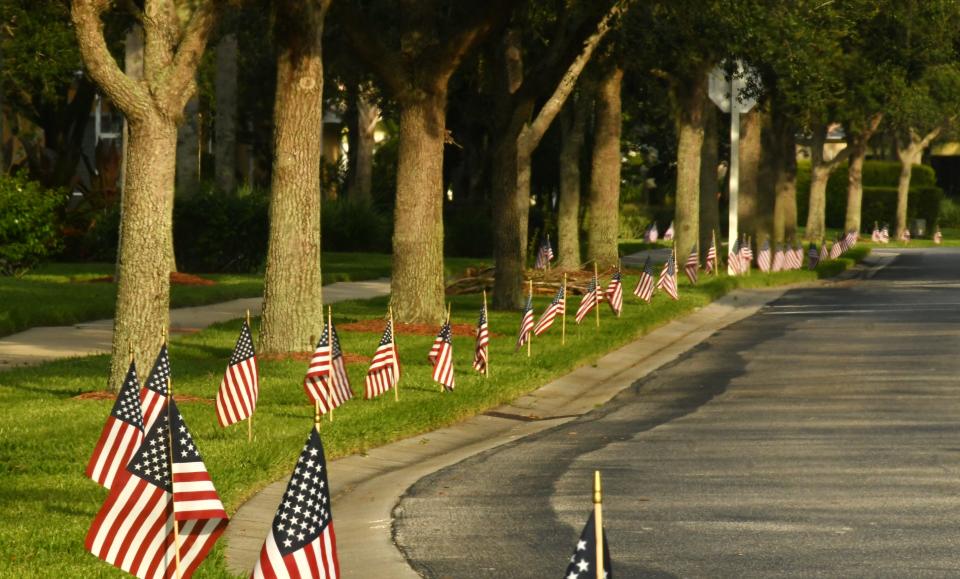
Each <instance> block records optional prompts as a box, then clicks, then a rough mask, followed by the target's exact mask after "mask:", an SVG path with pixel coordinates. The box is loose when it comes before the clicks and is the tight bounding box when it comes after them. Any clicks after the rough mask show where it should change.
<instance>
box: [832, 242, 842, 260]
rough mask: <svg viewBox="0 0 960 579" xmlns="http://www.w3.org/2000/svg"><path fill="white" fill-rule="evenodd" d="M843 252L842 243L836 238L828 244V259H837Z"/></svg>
mask: <svg viewBox="0 0 960 579" xmlns="http://www.w3.org/2000/svg"><path fill="white" fill-rule="evenodd" d="M842 253H843V243H842V242H841V241H840V240H839V239H838V240H837V241H834V242H833V245H831V246H830V259H837V258H838V257H840V255H841V254H842Z"/></svg>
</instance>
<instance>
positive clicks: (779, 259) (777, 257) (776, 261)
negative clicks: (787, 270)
mask: <svg viewBox="0 0 960 579" xmlns="http://www.w3.org/2000/svg"><path fill="white" fill-rule="evenodd" d="M783 262H784V254H783V245H782V244H780V243H778V244H777V251H776V252H775V253H774V254H773V265H772V266H770V271H780V270H782V269H783Z"/></svg>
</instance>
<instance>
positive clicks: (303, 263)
mask: <svg viewBox="0 0 960 579" xmlns="http://www.w3.org/2000/svg"><path fill="white" fill-rule="evenodd" d="M328 6H329V0H323V1H321V2H317V3H313V2H304V3H300V2H298V1H297V0H282V1H280V2H278V3H277V11H278V15H277V27H278V30H277V31H276V38H277V39H278V40H279V42H280V46H279V52H278V56H277V93H276V99H275V104H274V113H273V115H274V127H275V128H274V163H273V181H272V184H271V189H272V196H271V200H270V239H269V246H268V251H267V267H266V274H265V276H264V287H263V318H262V320H261V325H260V351H261V352H263V353H274V352H302V351H309V350H310V349H311V348H312V346H313V344H312V342H313V340H314V339H315V338H316V337H317V336H319V335H320V331H321V328H322V324H323V303H322V293H321V275H320V273H321V272H320V193H321V192H320V156H321V149H320V145H321V142H320V141H321V135H322V130H323V62H322V59H321V44H320V42H321V38H322V34H323V20H324V15H325V13H326V9H327V7H328Z"/></svg>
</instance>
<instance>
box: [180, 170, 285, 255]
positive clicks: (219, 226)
mask: <svg viewBox="0 0 960 579" xmlns="http://www.w3.org/2000/svg"><path fill="white" fill-rule="evenodd" d="M269 204H270V199H269V196H268V195H267V194H266V193H265V192H263V191H258V190H255V189H240V190H239V191H237V192H236V193H225V192H222V191H216V190H212V189H210V190H207V191H201V192H197V193H195V194H192V195H178V196H177V197H176V199H175V202H174V207H173V248H174V252H175V253H176V256H177V268H178V269H181V270H183V271H203V272H251V271H257V270H259V269H260V268H261V267H262V266H263V263H264V260H265V259H266V255H267V236H268V232H269V229H268V227H269V219H268V215H269Z"/></svg>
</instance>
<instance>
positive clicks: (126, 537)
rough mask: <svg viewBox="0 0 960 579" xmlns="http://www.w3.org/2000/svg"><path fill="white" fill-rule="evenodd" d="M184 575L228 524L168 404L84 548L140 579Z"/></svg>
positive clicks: (175, 410) (194, 449)
mask: <svg viewBox="0 0 960 579" xmlns="http://www.w3.org/2000/svg"><path fill="white" fill-rule="evenodd" d="M174 519H176V521H177V523H176V524H177V525H178V527H179V528H178V536H179V554H180V573H181V575H182V576H183V577H190V576H191V575H192V574H193V572H194V571H195V570H196V568H197V566H198V565H200V563H201V562H202V561H203V559H204V558H205V557H206V556H207V553H208V552H209V551H210V549H211V548H212V547H213V544H214V543H215V542H216V541H217V539H218V538H219V537H220V534H221V533H223V530H224V528H225V527H226V525H227V513H226V512H225V511H224V509H223V503H221V502H220V496H219V495H218V494H217V489H216V488H214V486H213V481H211V480H210V475H209V473H207V468H206V466H205V465H204V464H203V459H202V458H201V456H200V451H199V450H198V449H197V447H196V445H195V444H194V440H193V437H192V436H191V434H190V431H189V430H188V429H187V425H186V423H185V422H184V420H183V416H182V415H181V414H180V411H179V409H178V408H177V405H176V403H175V402H174V401H173V400H169V402H168V403H167V404H164V405H162V406H161V409H160V415H159V417H158V418H157V419H156V420H155V421H154V424H153V427H152V428H151V429H150V430H149V431H148V433H147V435H146V438H145V439H144V441H143V444H141V445H140V448H139V449H138V450H137V452H136V454H134V455H133V458H131V459H130V463H129V464H128V465H127V467H126V469H124V470H123V471H121V473H120V474H119V476H118V477H117V478H116V480H115V481H114V486H113V488H111V489H110V494H109V495H108V496H107V500H106V502H104V504H103V506H102V507H101V508H100V511H99V512H98V513H97V516H96V518H95V519H94V521H93V525H91V527H90V530H89V531H88V532H87V537H86V541H85V546H86V549H87V550H88V551H90V552H91V553H93V554H94V555H95V556H97V557H99V558H100V559H102V560H104V561H106V562H107V563H110V564H111V565H114V566H116V567H119V568H120V569H123V570H124V571H127V572H128V573H131V574H133V575H136V576H137V577H140V578H143V579H145V578H151V579H153V578H160V577H165V578H169V577H175V576H176V574H175V567H176V551H177V550H178V549H177V548H176V541H175V539H174Z"/></svg>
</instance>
